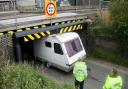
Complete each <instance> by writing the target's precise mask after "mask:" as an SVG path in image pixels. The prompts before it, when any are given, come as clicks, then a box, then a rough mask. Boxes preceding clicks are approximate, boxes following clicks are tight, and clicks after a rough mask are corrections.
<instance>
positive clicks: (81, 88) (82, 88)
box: [75, 79, 84, 89]
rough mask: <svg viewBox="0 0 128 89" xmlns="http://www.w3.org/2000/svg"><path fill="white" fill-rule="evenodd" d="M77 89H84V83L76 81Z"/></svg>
mask: <svg viewBox="0 0 128 89" xmlns="http://www.w3.org/2000/svg"><path fill="white" fill-rule="evenodd" d="M75 88H76V89H84V81H82V82H79V81H77V80H76V79H75Z"/></svg>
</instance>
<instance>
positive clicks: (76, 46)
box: [65, 38, 82, 57]
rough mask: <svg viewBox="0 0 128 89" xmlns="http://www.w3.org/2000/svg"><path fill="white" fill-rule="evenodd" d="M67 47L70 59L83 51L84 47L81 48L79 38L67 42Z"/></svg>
mask: <svg viewBox="0 0 128 89" xmlns="http://www.w3.org/2000/svg"><path fill="white" fill-rule="evenodd" d="M65 47H66V50H67V53H68V55H69V57H71V56H73V55H75V54H77V53H78V52H80V51H81V50H82V46H81V43H80V40H79V38H76V39H74V40H71V41H68V42H66V43H65Z"/></svg>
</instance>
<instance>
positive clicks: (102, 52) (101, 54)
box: [87, 47, 128, 67]
mask: <svg viewBox="0 0 128 89" xmlns="http://www.w3.org/2000/svg"><path fill="white" fill-rule="evenodd" d="M87 55H88V57H94V58H98V59H100V60H104V61H109V62H112V63H114V64H118V65H121V66H126V67H128V59H127V58H125V57H123V56H122V55H121V54H120V53H119V52H117V51H115V50H111V49H108V48H101V47H97V48H95V49H93V50H92V51H89V53H88V54H87Z"/></svg>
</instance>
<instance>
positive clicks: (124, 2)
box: [110, 0, 128, 56]
mask: <svg viewBox="0 0 128 89" xmlns="http://www.w3.org/2000/svg"><path fill="white" fill-rule="evenodd" d="M110 14H111V20H112V26H113V29H114V30H115V31H114V32H115V35H116V37H117V40H118V42H119V44H120V50H121V53H123V54H125V55H126V56H127V55H128V0H111V4H110Z"/></svg>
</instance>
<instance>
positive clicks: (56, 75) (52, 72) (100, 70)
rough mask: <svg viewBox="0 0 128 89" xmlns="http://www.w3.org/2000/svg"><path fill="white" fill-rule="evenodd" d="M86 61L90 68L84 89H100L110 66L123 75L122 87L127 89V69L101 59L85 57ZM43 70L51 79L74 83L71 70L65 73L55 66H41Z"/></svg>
mask: <svg viewBox="0 0 128 89" xmlns="http://www.w3.org/2000/svg"><path fill="white" fill-rule="evenodd" d="M86 63H87V65H88V67H89V68H90V71H89V76H88V78H87V80H86V82H85V86H84V89H102V85H103V83H104V81H105V77H106V75H107V74H108V73H109V71H110V70H111V68H113V67H116V68H117V69H118V72H119V74H120V75H121V76H122V77H123V89H128V69H127V68H122V67H120V66H117V65H113V64H111V63H106V62H103V61H98V60H92V59H90V58H89V59H87V60H86ZM42 70H43V72H44V73H45V74H47V75H48V76H49V77H51V78H52V79H54V80H56V81H57V82H59V83H63V82H65V83H70V84H74V79H73V76H72V72H69V73H66V72H63V71H61V70H58V69H56V68H53V67H50V68H46V67H43V69H42Z"/></svg>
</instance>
